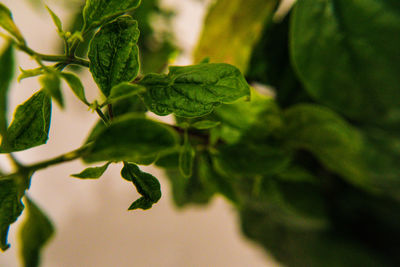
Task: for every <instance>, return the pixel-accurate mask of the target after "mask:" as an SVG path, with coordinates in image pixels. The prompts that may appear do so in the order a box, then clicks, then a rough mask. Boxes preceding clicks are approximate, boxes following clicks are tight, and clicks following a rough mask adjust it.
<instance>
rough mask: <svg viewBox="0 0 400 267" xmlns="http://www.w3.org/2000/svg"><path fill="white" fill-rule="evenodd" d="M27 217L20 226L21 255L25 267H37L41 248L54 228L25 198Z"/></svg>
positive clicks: (38, 209) (31, 202)
mask: <svg viewBox="0 0 400 267" xmlns="http://www.w3.org/2000/svg"><path fill="white" fill-rule="evenodd" d="M25 204H26V212H27V217H26V220H25V222H24V224H23V225H22V226H21V230H20V239H21V255H22V260H23V263H24V266H25V267H38V266H39V263H40V254H41V250H42V248H43V247H44V246H45V245H46V243H47V242H48V241H49V239H50V238H51V237H52V235H53V234H54V226H53V224H52V223H51V221H50V220H49V219H48V218H47V216H46V215H45V214H44V213H43V211H42V210H41V209H40V208H39V207H38V206H36V204H35V203H34V202H33V201H32V200H31V199H30V198H28V197H25Z"/></svg>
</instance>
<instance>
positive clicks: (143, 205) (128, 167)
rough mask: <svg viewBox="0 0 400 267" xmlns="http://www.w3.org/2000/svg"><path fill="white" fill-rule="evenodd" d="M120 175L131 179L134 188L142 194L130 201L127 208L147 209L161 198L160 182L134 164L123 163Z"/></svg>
mask: <svg viewBox="0 0 400 267" xmlns="http://www.w3.org/2000/svg"><path fill="white" fill-rule="evenodd" d="M121 175H122V177H124V178H125V179H127V180H130V181H132V183H133V184H134V185H135V187H136V190H137V191H138V193H139V194H141V195H142V197H141V198H139V199H138V200H136V201H135V202H133V203H132V205H131V206H130V207H129V210H134V209H144V210H146V209H149V208H151V207H152V205H153V204H155V203H157V202H158V200H159V199H160V198H161V189H160V183H159V182H158V180H157V178H155V177H154V176H153V175H151V174H149V173H146V172H142V171H141V170H140V169H139V167H138V166H136V165H135V164H130V163H124V167H123V168H122V170H121Z"/></svg>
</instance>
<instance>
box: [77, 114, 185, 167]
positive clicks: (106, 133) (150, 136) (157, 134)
mask: <svg viewBox="0 0 400 267" xmlns="http://www.w3.org/2000/svg"><path fill="white" fill-rule="evenodd" d="M91 139H92V140H94V143H93V145H92V147H91V149H90V151H89V153H88V154H87V155H84V157H83V159H84V160H85V161H86V162H96V161H122V160H126V161H131V162H138V161H140V160H143V158H147V157H151V156H155V155H157V154H158V153H161V152H166V151H168V150H169V149H172V148H174V147H175V145H176V143H177V137H176V134H175V132H173V131H172V130H171V129H169V128H167V127H166V126H164V125H161V124H160V123H157V122H155V121H151V120H148V119H145V118H143V117H137V116H134V115H127V116H121V117H118V118H116V119H115V120H114V121H113V122H112V124H111V125H110V126H109V127H106V128H102V129H100V130H98V132H97V133H96V134H94V135H91Z"/></svg>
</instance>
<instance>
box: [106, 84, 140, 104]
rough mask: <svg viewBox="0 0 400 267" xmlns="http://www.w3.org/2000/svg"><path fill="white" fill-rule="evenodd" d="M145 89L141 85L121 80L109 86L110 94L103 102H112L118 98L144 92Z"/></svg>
mask: <svg viewBox="0 0 400 267" xmlns="http://www.w3.org/2000/svg"><path fill="white" fill-rule="evenodd" d="M145 91H146V88H145V87H143V86H140V85H137V84H132V83H129V82H123V83H120V84H118V85H116V86H114V87H113V88H111V92H110V95H109V96H108V97H107V100H106V102H105V104H110V103H114V102H117V101H119V100H122V99H125V98H129V97H132V96H134V95H138V94H140V93H144V92H145ZM105 104H103V105H105Z"/></svg>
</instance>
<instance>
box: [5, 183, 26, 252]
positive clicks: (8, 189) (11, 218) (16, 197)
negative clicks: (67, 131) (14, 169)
mask: <svg viewBox="0 0 400 267" xmlns="http://www.w3.org/2000/svg"><path fill="white" fill-rule="evenodd" d="M23 209H24V206H23V205H22V203H21V197H20V193H19V190H18V187H17V185H16V184H15V182H14V180H9V181H0V249H1V250H2V251H5V250H6V249H8V248H9V247H10V245H9V244H8V242H7V235H8V229H9V228H10V224H12V223H13V222H15V221H16V220H17V218H18V217H19V215H20V214H21V212H22V210H23Z"/></svg>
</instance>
